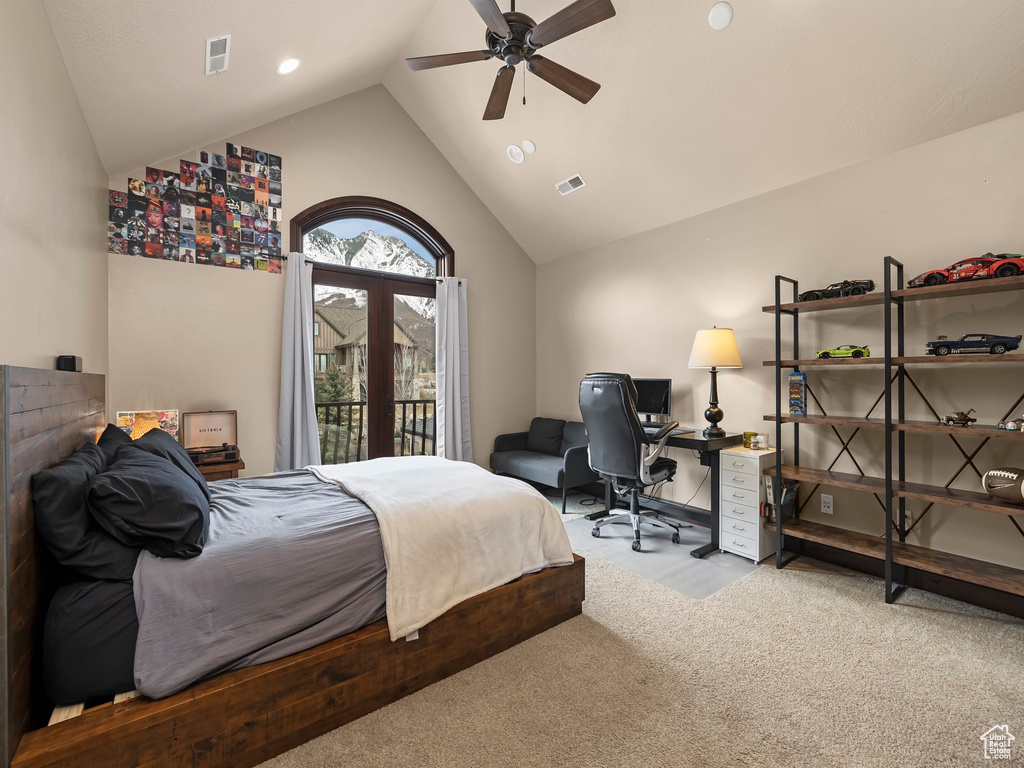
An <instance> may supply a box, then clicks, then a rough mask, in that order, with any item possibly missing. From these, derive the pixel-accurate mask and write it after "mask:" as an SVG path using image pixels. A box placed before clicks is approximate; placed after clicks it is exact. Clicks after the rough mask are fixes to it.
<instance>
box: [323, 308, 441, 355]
mask: <svg viewBox="0 0 1024 768" xmlns="http://www.w3.org/2000/svg"><path fill="white" fill-rule="evenodd" d="M316 314H317V315H319V316H320V317H321V318H323V320H324V322H326V323H327V324H328V325H329V326H331V328H333V329H334V330H335V331H337V333H338V335H339V336H341V338H342V339H343V340H344V342H345V343H344V344H342V345H339V346H346V345H348V344H352V343H355V342H356V341H358V340H359V338H360V337H362V336H363V335H365V333H366V307H365V306H362V307H361V306H359V305H358V304H357V303H356V301H355V299H352V298H349V297H347V296H332V297H330V298H329V299H321V300H320V301H317V302H316ZM395 325H397V326H398V327H399V328H401V329H402V331H404V332H405V334H406V335H407V336H408V337H409V338H410V339H412V341H413V343H414V344H415V345H416V346H417V347H419V348H421V349H423V348H432V347H433V346H434V321H433V320H432V319H430V318H426V317H424V316H423V315H421V314H420V313H419V312H417V311H416V310H415V309H413V308H412V307H410V306H409V305H408V304H406V303H405V302H404V301H398V302H395Z"/></svg>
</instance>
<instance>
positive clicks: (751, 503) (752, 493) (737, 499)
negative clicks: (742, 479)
mask: <svg viewBox="0 0 1024 768" xmlns="http://www.w3.org/2000/svg"><path fill="white" fill-rule="evenodd" d="M727 504H742V505H744V506H746V507H754V508H755V509H756V508H757V505H758V498H757V486H755V487H753V488H731V487H729V486H727V485H723V486H722V505H723V506H725V505H727Z"/></svg>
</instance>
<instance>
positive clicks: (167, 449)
mask: <svg viewBox="0 0 1024 768" xmlns="http://www.w3.org/2000/svg"><path fill="white" fill-rule="evenodd" d="M132 445H134V446H136V447H138V448H141V449H142V450H144V451H146V452H147V453H151V454H153V455H154V456H159V457H160V458H162V459H167V460H168V461H169V462H171V463H172V464H173V465H174V466H176V467H177V468H178V469H180V470H181V471H182V472H184V473H185V474H186V475H188V476H189V477H191V478H192V480H193V482H195V484H196V485H198V486H199V489H200V490H201V491H202V492H203V495H204V496H205V497H206V500H207V501H209V500H210V486H208V485H207V484H206V478H205V477H203V475H202V473H201V472H200V471H199V470H198V469H196V465H195V464H193V463H192V459H190V458H189V457H188V451H186V450H185V449H184V448H182V447H181V443H179V442H178V441H177V440H175V439H174V438H173V437H171V436H170V435H169V434H167V433H166V432H164V431H163V430H162V429H160V428H158V427H155V428H153V429H151V430H149V432H147V433H146V434H144V435H143V436H142V437H140V438H139V439H138V440H135V441H133V442H132Z"/></svg>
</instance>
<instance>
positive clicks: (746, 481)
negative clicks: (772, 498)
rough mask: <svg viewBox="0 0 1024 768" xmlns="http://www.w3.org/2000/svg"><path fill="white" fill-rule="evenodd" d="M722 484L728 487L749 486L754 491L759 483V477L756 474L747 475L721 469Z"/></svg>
mask: <svg viewBox="0 0 1024 768" xmlns="http://www.w3.org/2000/svg"><path fill="white" fill-rule="evenodd" d="M722 485H723V486H728V487H730V488H750V489H752V490H753V491H754V492H755V493H756V492H757V491H758V488H759V487H760V485H761V478H760V477H758V476H757V475H747V474H744V473H743V472H734V471H733V470H731V469H726V470H723V471H722ZM726 493H728V491H726Z"/></svg>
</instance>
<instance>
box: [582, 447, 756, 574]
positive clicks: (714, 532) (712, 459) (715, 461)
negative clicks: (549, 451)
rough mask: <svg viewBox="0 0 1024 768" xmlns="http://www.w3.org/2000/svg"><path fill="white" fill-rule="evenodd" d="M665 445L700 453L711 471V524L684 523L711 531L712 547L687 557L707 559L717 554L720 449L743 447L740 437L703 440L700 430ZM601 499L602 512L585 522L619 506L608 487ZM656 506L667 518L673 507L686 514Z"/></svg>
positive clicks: (662, 503) (664, 505) (667, 503)
mask: <svg viewBox="0 0 1024 768" xmlns="http://www.w3.org/2000/svg"><path fill="white" fill-rule="evenodd" d="M668 445H669V447H670V448H683V449H684V450H691V451H698V452H699V453H700V463H701V466H704V467H707V468H708V469H709V470H710V477H709V478H708V479H709V480H710V481H711V513H710V520H709V521H708V523H704V522H703V521H698V520H695V519H693V518H692V517H689V516H687V517H686V518H684V519H686V521H687V522H691V523H697V524H698V525H708V527H709V528H710V529H711V543H710V544H705V545H704V546H702V547H697V549H694V550H691V551H690V554H691V555H693V556H694V557H697V558H701V557H705V556H706V555H710V554H711V553H712V552H715V551H717V550H718V544H719V533H720V531H719V527H720V526H719V520H718V515H719V511H720V508H721V458H722V457H721V451H722V449H723V448H732V447H733V446H734V445H743V435H742V434H741V433H739V432H727V433H726V434H725V437H712V438H707V437H704V434H703V432H702V431H701V430H698V431H696V432H690V433H687V434H684V435H673V436H672V437H670V438H669V439H668ZM604 496H605V508H604V511H602V512H595V513H594V514H593V515H587V519H588V520H597V519H599V518H602V517H605V516H606V515H608V514H610V512H609V510H611V509H614V508H615V507H616V506H618V499H617V498H615V496H616V494H615V491H613V490H612V486H611V483H605V484H604ZM643 506H647V507H649V508H651V509H653V508H655V505H654V504H651V503H650V502H646V503H645V504H644V505H643ZM658 506H659V507H660V508H661V511H663V512H666V513H668V514H672V512H673V507H675V508H676V509H677V510H679V511H685V510H687V508H686V507H684V506H683V505H682V504H675V503H673V502H670V501H661V500H659V501H658Z"/></svg>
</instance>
